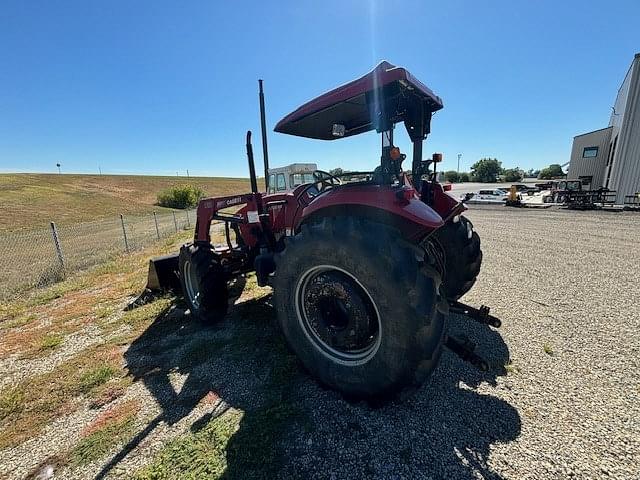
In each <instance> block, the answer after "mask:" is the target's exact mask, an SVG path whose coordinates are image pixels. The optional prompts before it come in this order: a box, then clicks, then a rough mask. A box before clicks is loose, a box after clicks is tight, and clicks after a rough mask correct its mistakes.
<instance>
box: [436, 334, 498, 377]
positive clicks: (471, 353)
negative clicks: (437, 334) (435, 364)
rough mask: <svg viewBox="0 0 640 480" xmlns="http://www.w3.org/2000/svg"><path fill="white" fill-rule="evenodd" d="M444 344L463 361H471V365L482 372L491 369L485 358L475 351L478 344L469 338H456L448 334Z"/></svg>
mask: <svg viewBox="0 0 640 480" xmlns="http://www.w3.org/2000/svg"><path fill="white" fill-rule="evenodd" d="M444 344H445V346H446V347H447V348H448V349H449V350H451V351H452V352H453V353H455V354H456V355H458V357H460V359H462V360H463V361H465V362H469V363H470V364H471V365H473V366H474V367H476V368H477V369H478V370H480V371H482V372H488V371H489V364H488V363H487V361H486V360H485V359H484V358H482V357H481V356H479V355H478V354H476V353H475V348H476V345H475V343H473V342H472V341H470V340H469V339H468V338H466V337H465V338H456V337H451V336H447V339H446V341H445V343H444Z"/></svg>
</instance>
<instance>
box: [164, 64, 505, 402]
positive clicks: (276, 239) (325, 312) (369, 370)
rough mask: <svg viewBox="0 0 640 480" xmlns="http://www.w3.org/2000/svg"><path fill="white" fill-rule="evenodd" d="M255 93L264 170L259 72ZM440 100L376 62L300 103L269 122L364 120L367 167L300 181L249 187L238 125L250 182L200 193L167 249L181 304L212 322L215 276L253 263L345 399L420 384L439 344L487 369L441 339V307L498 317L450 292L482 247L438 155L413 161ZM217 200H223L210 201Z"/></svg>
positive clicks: (330, 128) (281, 128) (287, 126)
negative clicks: (191, 220) (399, 141)
mask: <svg viewBox="0 0 640 480" xmlns="http://www.w3.org/2000/svg"><path fill="white" fill-rule="evenodd" d="M260 104H261V117H262V134H263V150H264V160H265V173H266V172H267V170H268V156H267V148H266V130H265V127H264V124H265V121H264V96H263V93H262V83H260ZM442 106H443V105H442V100H441V99H440V97H438V96H437V95H435V94H434V93H433V92H432V91H431V90H430V89H429V88H428V87H426V86H425V85H424V84H422V83H421V82H420V81H419V80H417V79H416V78H415V77H414V76H412V75H411V74H410V73H409V72H408V71H407V70H405V69H404V68H400V67H396V66H394V65H391V64H389V63H387V62H382V63H380V64H379V65H378V66H377V67H376V68H375V69H374V70H373V71H372V72H370V73H368V74H367V75H365V76H363V77H361V78H358V79H357V80H354V81H352V82H350V83H347V84H345V85H343V86H341V87H338V88H336V89H334V90H331V91H330V92H328V93H325V94H324V95H322V96H320V97H318V98H316V99H314V100H312V101H310V102H308V103H306V104H304V105H302V106H301V107H300V108H298V109H297V110H295V111H294V112H292V113H290V114H289V115H287V116H286V117H285V118H283V119H282V120H281V121H280V122H279V123H278V124H277V125H276V127H275V131H276V132H280V133H287V134H290V135H297V136H302V137H308V138H315V139H322V140H335V139H339V138H344V137H349V136H352V135H357V134H360V133H364V132H367V131H370V130H373V129H375V130H376V131H377V132H379V133H381V135H382V153H381V157H380V164H379V165H378V166H377V167H376V169H375V170H374V171H372V172H349V173H348V174H345V175H348V177H349V181H348V182H347V181H343V178H344V175H343V176H338V175H331V174H329V173H327V172H323V171H319V170H317V171H315V173H314V174H313V180H314V181H313V182H312V183H307V184H303V185H300V186H298V187H296V188H295V189H294V190H293V191H288V192H283V193H273V194H265V193H261V192H260V191H259V190H258V184H257V179H256V174H255V166H254V162H253V151H252V146H251V132H248V133H247V156H248V161H249V171H250V178H251V193H245V194H239V195H234V196H229V197H218V198H207V199H204V200H202V201H201V202H200V204H199V205H198V214H197V223H196V226H195V235H194V239H193V243H189V244H186V245H184V246H183V247H182V248H181V250H180V253H179V258H178V262H177V264H178V265H177V273H178V278H179V280H180V284H181V287H182V291H183V294H184V299H185V301H186V303H187V304H188V306H189V309H190V311H191V314H192V315H193V316H194V317H197V318H198V319H200V320H201V321H203V322H207V323H213V322H218V321H220V320H222V319H223V318H224V316H225V314H226V313H227V309H228V305H229V301H228V289H227V285H228V282H229V281H230V280H231V279H232V278H233V277H234V276H237V275H242V274H245V273H247V272H250V271H255V272H256V277H257V281H258V284H259V285H261V286H265V285H270V286H272V287H273V292H274V294H273V295H274V301H275V306H276V310H277V314H278V320H279V323H280V326H281V327H282V331H283V332H284V335H285V337H286V339H287V341H288V343H289V345H290V346H291V348H292V349H293V350H294V351H295V352H296V353H297V355H298V356H299V357H300V360H301V361H302V363H303V364H304V366H305V367H306V368H307V369H308V370H309V371H310V372H311V373H312V374H314V375H315V376H316V377H317V378H318V379H319V380H320V381H321V382H322V383H323V384H325V385H328V386H330V387H332V388H334V389H336V390H339V391H341V392H343V393H344V394H347V395H348V396H355V397H372V396H381V395H382V396H386V395H390V394H395V393H397V392H398V391H400V390H402V389H403V388H404V387H407V386H411V385H416V384H420V383H421V382H422V381H423V380H425V379H426V378H427V377H428V376H429V374H430V373H431V372H432V370H433V369H434V367H435V366H436V364H437V362H438V359H439V357H440V353H441V350H442V348H443V346H445V345H446V346H447V347H449V348H450V349H451V350H453V351H454V352H455V353H457V354H458V355H460V356H461V357H462V358H463V359H465V360H467V361H470V362H471V363H473V364H475V365H476V366H478V367H479V368H481V369H486V368H488V367H487V364H486V362H485V361H484V360H483V359H482V358H480V357H478V356H477V355H476V354H475V353H474V352H473V347H472V344H470V342H465V341H461V340H459V339H455V338H452V337H449V336H447V329H446V322H447V316H448V314H449V312H451V311H458V312H463V313H466V314H467V315H469V316H470V317H471V318H473V319H475V320H477V321H480V322H483V323H485V324H488V325H492V326H496V327H497V326H499V320H498V319H496V318H495V317H492V316H491V315H489V314H488V308H487V307H484V306H483V307H481V308H480V309H474V308H472V307H468V306H466V305H463V304H461V303H459V302H458V299H459V298H460V297H461V296H462V295H464V294H465V293H466V292H467V291H468V290H469V289H470V288H471V287H472V286H473V284H474V282H475V280H476V276H477V275H478V273H479V271H480V264H481V262H482V252H481V250H480V239H479V237H478V235H477V233H475V232H474V231H473V225H472V224H471V222H470V221H469V220H468V219H466V218H465V217H464V216H462V213H463V211H464V210H465V207H464V206H463V205H462V203H460V202H459V201H458V200H456V199H454V198H453V197H452V196H450V195H449V194H448V193H446V192H445V189H444V188H443V187H442V185H440V184H439V183H437V182H436V180H435V179H436V175H435V169H436V168H435V167H436V162H438V161H440V160H441V155H440V154H434V155H433V158H432V159H430V160H427V161H425V160H423V159H422V142H423V140H424V139H425V138H426V136H427V134H428V133H429V132H430V124H431V117H432V114H433V112H435V111H437V110H440V109H441V108H442ZM400 122H404V125H405V127H406V130H407V133H408V135H409V138H410V139H411V142H412V143H413V161H412V165H411V175H410V176H409V175H407V174H405V173H404V172H403V169H402V162H403V160H404V159H405V155H404V154H403V153H401V152H400V150H399V149H398V147H396V146H394V142H393V133H394V126H395V124H397V123H400ZM358 178H360V180H358ZM354 179H355V180H354ZM268 181H269V180H268V176H266V179H265V182H267V183H268ZM266 191H269V185H266ZM230 207H236V211H234V212H232V213H225V212H223V210H225V209H229V208H230ZM214 221H217V222H224V224H225V235H226V244H227V245H226V247H225V248H214V246H213V245H212V241H211V236H210V226H211V224H212V222H214ZM233 237H235V238H233ZM175 269H176V267H175V257H169V258H165V259H164V260H159V261H157V262H153V261H152V271H155V272H159V271H162V272H170V271H172V270H175ZM158 276H159V277H162V276H163V275H162V274H160V275H158ZM161 280H162V278H161ZM163 283H166V280H162V281H160V283H159V285H161V284H163Z"/></svg>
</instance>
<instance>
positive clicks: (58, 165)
mask: <svg viewBox="0 0 640 480" xmlns="http://www.w3.org/2000/svg"><path fill="white" fill-rule="evenodd" d="M56 167H58V173H59V174H60V173H62V172H61V171H60V164H59V163H56Z"/></svg>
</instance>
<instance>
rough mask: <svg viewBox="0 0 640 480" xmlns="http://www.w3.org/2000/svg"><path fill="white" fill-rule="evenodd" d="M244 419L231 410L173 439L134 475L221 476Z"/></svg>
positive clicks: (145, 478) (142, 478)
mask: <svg viewBox="0 0 640 480" xmlns="http://www.w3.org/2000/svg"><path fill="white" fill-rule="evenodd" d="M241 419H242V414H241V413H240V412H238V411H237V410H233V409H229V410H227V411H226V412H225V413H224V414H222V415H221V416H220V417H218V418H216V419H215V420H212V421H210V422H209V423H208V424H207V425H206V426H205V427H204V428H202V429H201V430H200V431H198V432H196V433H193V434H190V435H185V436H182V437H178V438H177V439H175V440H172V441H171V442H169V443H168V444H167V445H166V446H165V447H164V448H163V449H162V451H161V452H160V454H159V455H157V456H156V458H155V459H154V461H153V462H152V463H151V464H150V465H148V466H147V467H145V468H143V469H142V470H141V471H139V472H137V474H136V475H135V476H134V478H135V479H137V480H161V479H167V480H169V479H174V478H185V479H194V480H195V479H199V478H208V479H214V478H220V477H222V475H223V474H224V472H225V471H226V468H227V454H226V450H227V444H228V443H229V441H230V439H231V438H232V436H233V435H234V433H235V432H236V430H237V429H238V426H239V425H240V422H241ZM265 467H267V466H265ZM265 478H268V477H265Z"/></svg>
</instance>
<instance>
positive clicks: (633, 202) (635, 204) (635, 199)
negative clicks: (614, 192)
mask: <svg viewBox="0 0 640 480" xmlns="http://www.w3.org/2000/svg"><path fill="white" fill-rule="evenodd" d="M624 209H625V210H632V211H635V212H637V211H640V192H637V193H636V194H635V195H626V196H625V197H624Z"/></svg>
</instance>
